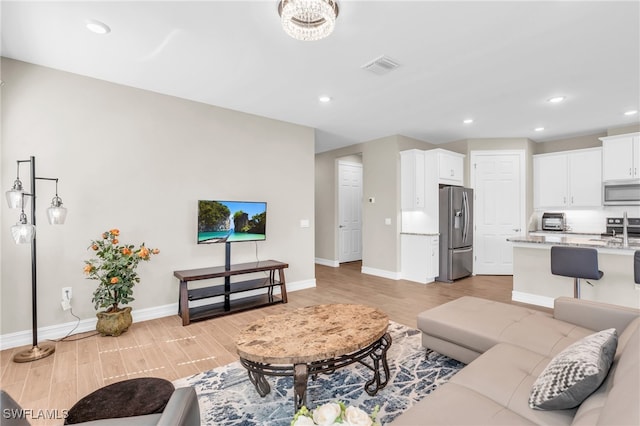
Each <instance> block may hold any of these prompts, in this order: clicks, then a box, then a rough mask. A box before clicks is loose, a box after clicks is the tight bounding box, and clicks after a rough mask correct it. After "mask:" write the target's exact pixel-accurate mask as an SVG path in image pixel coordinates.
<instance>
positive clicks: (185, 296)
mask: <svg viewBox="0 0 640 426" xmlns="http://www.w3.org/2000/svg"><path fill="white" fill-rule="evenodd" d="M288 267H289V265H288V264H286V263H283V262H278V261H275V260H265V261H260V262H249V263H240V264H235V265H229V267H224V266H216V267H212V268H201V269H187V270H183V271H174V272H173V275H174V276H175V277H176V278H178V279H179V280H180V295H179V298H178V309H179V310H178V314H179V315H180V316H181V317H182V325H188V324H189V323H190V322H191V321H198V320H204V319H208V318H213V317H217V316H222V315H228V314H230V313H233V312H240V311H245V310H248V309H255V308H259V307H262V306H268V305H273V304H276V303H287V288H286V283H285V277H284V269H285V268H288ZM265 271H266V272H269V276H268V277H265V278H257V279H250V280H245V281H239V282H231V277H232V276H236V275H243V274H250V273H255V272H265ZM276 271H277V279H276ZM215 278H224V283H220V284H214V285H211V286H208V287H202V288H196V289H189V288H188V284H189V282H191V281H199V280H210V279H215ZM275 287H280V295H274V294H273V289H274V288H275ZM260 289H265V290H266V293H264V294H259V295H252V296H248V297H242V298H237V299H232V298H231V295H232V294H239V293H243V292H248V291H252V290H260ZM213 297H222V298H223V299H224V301H221V302H216V303H211V304H208V305H204V306H198V307H193V308H190V307H189V301H193V300H201V299H209V298H213Z"/></svg>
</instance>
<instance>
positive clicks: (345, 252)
mask: <svg viewBox="0 0 640 426" xmlns="http://www.w3.org/2000/svg"><path fill="white" fill-rule="evenodd" d="M356 260H362V163H355V162H352V161H346V160H338V262H339V263H344V262H353V261H356Z"/></svg>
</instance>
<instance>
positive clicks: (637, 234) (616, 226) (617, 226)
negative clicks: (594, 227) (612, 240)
mask: <svg viewBox="0 0 640 426" xmlns="http://www.w3.org/2000/svg"><path fill="white" fill-rule="evenodd" d="M622 220H623V219H622V218H621V217H608V218H607V233H606V234H604V235H603V236H608V237H621V236H622V233H623V226H622ZM627 220H628V222H627V235H628V236H629V238H640V217H630V218H628V219H627Z"/></svg>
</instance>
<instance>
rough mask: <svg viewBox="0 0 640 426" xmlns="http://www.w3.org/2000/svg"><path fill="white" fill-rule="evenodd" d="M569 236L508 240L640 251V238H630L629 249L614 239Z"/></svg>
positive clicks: (536, 236) (525, 237) (512, 239)
mask: <svg viewBox="0 0 640 426" xmlns="http://www.w3.org/2000/svg"><path fill="white" fill-rule="evenodd" d="M583 235H584V236H580V235H579V234H567V233H563V235H528V236H516V237H510V238H507V241H510V242H512V243H525V244H540V245H560V246H575V247H590V248H603V249H611V250H620V251H621V252H627V251H630V250H640V238H629V247H623V246H622V239H618V238H612V237H599V238H589V237H587V236H586V235H594V234H583Z"/></svg>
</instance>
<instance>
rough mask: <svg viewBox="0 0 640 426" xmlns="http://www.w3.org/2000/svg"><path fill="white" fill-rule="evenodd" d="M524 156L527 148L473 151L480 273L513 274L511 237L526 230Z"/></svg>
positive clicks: (476, 262) (476, 270) (476, 265)
mask: <svg viewBox="0 0 640 426" xmlns="http://www.w3.org/2000/svg"><path fill="white" fill-rule="evenodd" d="M524 158H525V156H524V151H490V152H487V151H472V152H471V161H470V169H471V186H472V187H473V188H474V194H475V203H474V218H475V232H474V252H475V256H474V265H473V271H474V273H476V274H480V275H482V274H484V275H512V274H513V248H512V246H511V243H510V242H508V241H507V238H509V237H511V236H514V235H520V234H522V233H524V223H525V186H524V184H525V162H524Z"/></svg>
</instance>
